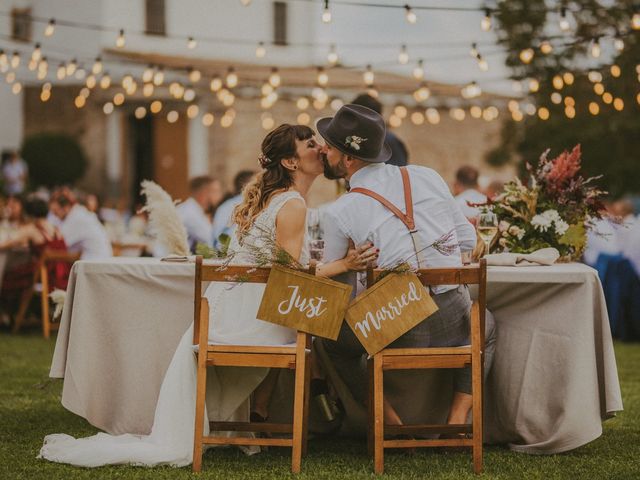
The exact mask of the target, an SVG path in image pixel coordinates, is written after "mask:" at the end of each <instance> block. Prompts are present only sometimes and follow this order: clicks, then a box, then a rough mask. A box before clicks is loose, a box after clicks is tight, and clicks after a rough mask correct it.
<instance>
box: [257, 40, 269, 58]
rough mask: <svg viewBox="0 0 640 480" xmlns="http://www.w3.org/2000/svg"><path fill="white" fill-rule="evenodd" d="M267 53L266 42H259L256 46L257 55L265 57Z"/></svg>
mask: <svg viewBox="0 0 640 480" xmlns="http://www.w3.org/2000/svg"><path fill="white" fill-rule="evenodd" d="M266 54H267V49H266V48H264V42H258V46H257V47H256V57H257V58H264V56H265V55H266Z"/></svg>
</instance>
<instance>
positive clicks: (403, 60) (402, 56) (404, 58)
mask: <svg viewBox="0 0 640 480" xmlns="http://www.w3.org/2000/svg"><path fill="white" fill-rule="evenodd" d="M398 62H399V63H400V64H401V65H406V64H407V63H408V62H409V53H408V52H407V46H406V45H401V46H400V53H399V54H398Z"/></svg>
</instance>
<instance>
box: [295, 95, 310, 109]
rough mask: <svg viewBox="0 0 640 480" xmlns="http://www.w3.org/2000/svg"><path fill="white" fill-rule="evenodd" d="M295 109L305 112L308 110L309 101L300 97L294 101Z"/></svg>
mask: <svg viewBox="0 0 640 480" xmlns="http://www.w3.org/2000/svg"><path fill="white" fill-rule="evenodd" d="M296 107H298V109H300V110H306V109H307V108H309V99H308V98H307V97H300V98H299V99H298V100H297V101H296Z"/></svg>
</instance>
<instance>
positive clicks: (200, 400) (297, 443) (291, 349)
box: [193, 256, 315, 473]
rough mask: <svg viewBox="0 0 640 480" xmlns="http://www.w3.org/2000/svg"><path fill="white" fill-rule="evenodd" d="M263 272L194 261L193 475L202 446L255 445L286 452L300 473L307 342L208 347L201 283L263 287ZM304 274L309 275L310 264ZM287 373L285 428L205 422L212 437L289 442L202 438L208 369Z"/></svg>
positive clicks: (301, 335) (199, 259)
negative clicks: (290, 378) (289, 416)
mask: <svg viewBox="0 0 640 480" xmlns="http://www.w3.org/2000/svg"><path fill="white" fill-rule="evenodd" d="M269 273H270V269H269V268H256V267H252V266H251V267H249V266H228V267H226V268H224V270H221V269H220V267H219V266H216V265H203V263H202V257H200V256H198V257H196V277H195V305H194V310H195V312H194V313H195V319H194V332H193V343H194V344H197V345H198V352H197V358H198V374H197V391H196V417H195V438H194V443H193V471H194V472H199V471H200V470H201V468H202V446H203V445H204V444H208V445H259V446H279V447H291V448H292V455H291V456H292V458H291V471H292V472H293V473H298V472H300V465H301V461H302V460H301V459H302V456H303V455H305V454H306V449H307V416H308V410H309V379H310V367H311V363H310V361H309V359H308V358H307V356H308V355H309V353H310V346H311V344H310V339H311V337H310V336H309V335H308V334H306V333H303V332H298V334H297V339H296V343H295V345H292V346H257V345H256V346H253V345H209V343H208V336H209V321H210V319H209V303H208V301H207V299H206V298H204V297H203V296H202V283H203V282H229V281H230V280H229V279H230V278H241V280H240V281H242V282H250V283H266V282H267V280H268V278H269ZM308 273H310V274H311V275H315V266H314V265H312V266H311V268H310V269H309V270H308ZM214 320H215V319H214ZM214 365H215V366H235V367H270V368H288V369H292V370H294V371H295V390H294V402H293V422H292V423H291V424H279V423H256V422H209V426H210V430H211V432H212V434H213V433H215V432H221V431H222V432H232V431H233V432H269V433H278V434H289V433H290V434H292V435H291V437H289V438H247V437H234V438H229V437H220V436H214V435H209V436H204V408H205V393H206V382H207V375H206V369H207V367H208V366H214Z"/></svg>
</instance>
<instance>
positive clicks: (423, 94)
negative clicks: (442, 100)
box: [413, 83, 431, 102]
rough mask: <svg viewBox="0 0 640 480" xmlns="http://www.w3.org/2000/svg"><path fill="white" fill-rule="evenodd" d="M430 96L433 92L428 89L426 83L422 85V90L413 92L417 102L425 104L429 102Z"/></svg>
mask: <svg viewBox="0 0 640 480" xmlns="http://www.w3.org/2000/svg"><path fill="white" fill-rule="evenodd" d="M430 96H431V90H429V87H427V86H426V84H424V83H423V84H421V85H420V88H418V89H417V90H416V91H415V92H413V98H414V99H415V100H416V102H424V101H426V100H428V99H429V97H430Z"/></svg>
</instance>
